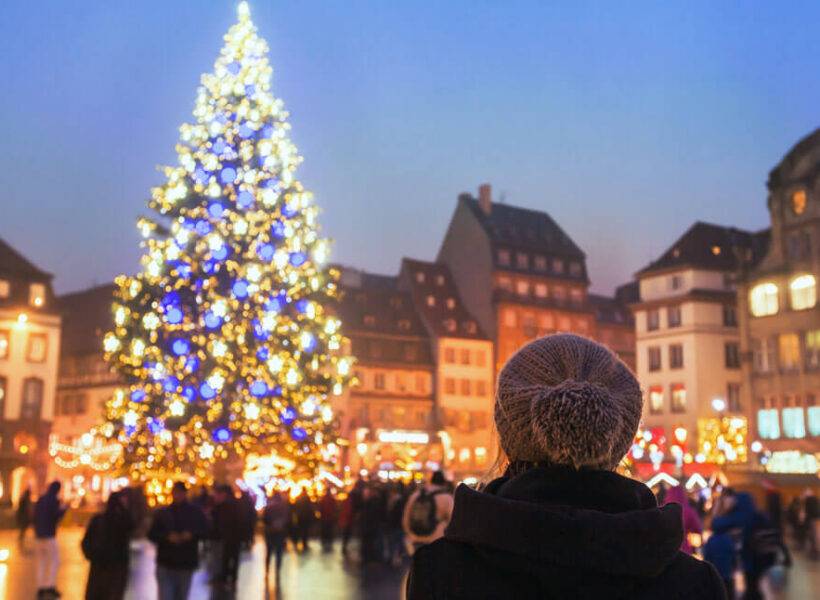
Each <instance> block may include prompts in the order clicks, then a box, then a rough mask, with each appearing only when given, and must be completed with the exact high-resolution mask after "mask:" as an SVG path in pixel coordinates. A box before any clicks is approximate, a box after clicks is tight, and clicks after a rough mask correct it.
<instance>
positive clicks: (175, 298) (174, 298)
mask: <svg viewBox="0 0 820 600" xmlns="http://www.w3.org/2000/svg"><path fill="white" fill-rule="evenodd" d="M180 301H181V298H180V295H179V292H168V293H167V294H165V295H164V296H163V297H162V305H163V306H165V307H168V306H175V305H177V304H179V303H180Z"/></svg>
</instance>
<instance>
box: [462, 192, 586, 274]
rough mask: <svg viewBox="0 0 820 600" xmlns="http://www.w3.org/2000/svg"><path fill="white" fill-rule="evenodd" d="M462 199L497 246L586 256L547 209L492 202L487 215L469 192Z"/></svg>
mask: <svg viewBox="0 0 820 600" xmlns="http://www.w3.org/2000/svg"><path fill="white" fill-rule="evenodd" d="M459 201H460V202H464V203H466V205H467V207H468V208H469V209H470V210H471V211H472V213H473V214H474V215H475V217H476V219H478V221H479V223H481V226H482V227H483V229H484V231H485V232H486V233H487V235H488V236H489V238H490V241H491V242H492V244H493V245H494V246H496V247H504V248H512V249H521V250H529V251H537V252H541V253H543V254H546V255H551V256H560V257H564V258H577V259H580V260H583V259H584V258H585V254H584V252H583V251H582V250H581V249H580V248H579V247H578V246H577V244H576V243H575V242H574V241H572V239H571V238H570V237H569V236H568V235H567V234H566V233H565V232H564V230H563V229H561V227H560V226H559V225H558V223H556V222H555V221H553V219H552V217H550V216H549V215H548V214H547V213H545V212H542V211H539V210H532V209H529V208H521V207H518V206H510V205H509V204H499V203H497V202H493V203H492V204H491V205H490V206H491V208H490V214H487V213H485V212H484V211H483V210H482V209H481V206H480V205H479V203H478V200H477V199H476V198H473V197H472V196H471V195H470V194H462V195H461V196H459Z"/></svg>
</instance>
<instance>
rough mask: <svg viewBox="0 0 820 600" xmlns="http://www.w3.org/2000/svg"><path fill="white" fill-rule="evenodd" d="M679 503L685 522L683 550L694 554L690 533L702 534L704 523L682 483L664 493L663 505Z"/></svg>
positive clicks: (681, 546)
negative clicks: (690, 501)
mask: <svg viewBox="0 0 820 600" xmlns="http://www.w3.org/2000/svg"><path fill="white" fill-rule="evenodd" d="M673 502H674V503H675V504H679V505H680V507H681V518H682V520H683V521H682V522H683V542H681V545H680V549H681V552H685V553H686V554H694V548H693V547H692V542H691V540H690V537H689V536H690V534H693V533H694V534H702V533H703V523H702V522H701V520H700V517H699V516H698V512H697V511H696V510H695V509H694V507H693V506H692V505H691V504H690V503H689V498H688V496H687V495H686V490H685V489H684V487H683V486H682V485H676V486H675V487H673V488H669V489H668V490H667V492H666V494H665V495H664V499H663V502H662V503H661V506H666V505H667V504H671V503H673Z"/></svg>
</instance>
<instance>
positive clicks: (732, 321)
mask: <svg viewBox="0 0 820 600" xmlns="http://www.w3.org/2000/svg"><path fill="white" fill-rule="evenodd" d="M723 325H724V327H737V310H735V307H734V306H732V305H731V304H724V305H723Z"/></svg>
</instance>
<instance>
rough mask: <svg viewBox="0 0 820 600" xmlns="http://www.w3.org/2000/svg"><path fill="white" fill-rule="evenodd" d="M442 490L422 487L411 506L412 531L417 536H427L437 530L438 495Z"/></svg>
mask: <svg viewBox="0 0 820 600" xmlns="http://www.w3.org/2000/svg"><path fill="white" fill-rule="evenodd" d="M441 493H442V492H440V491H436V492H428V491H427V490H425V489H422V490H421V491H420V492H419V495H418V496H417V497H416V499H415V500H414V501H413V504H412V505H411V506H410V519H409V521H410V532H411V533H413V534H414V535H417V536H427V535H430V534H431V533H433V532H434V531H435V530H436V526H437V525H438V517H437V515H436V512H437V510H436V496H437V495H438V494H441Z"/></svg>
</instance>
